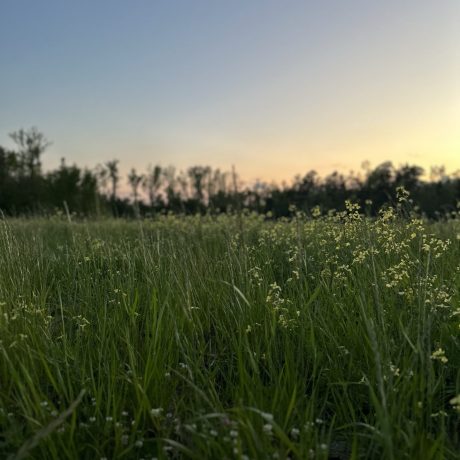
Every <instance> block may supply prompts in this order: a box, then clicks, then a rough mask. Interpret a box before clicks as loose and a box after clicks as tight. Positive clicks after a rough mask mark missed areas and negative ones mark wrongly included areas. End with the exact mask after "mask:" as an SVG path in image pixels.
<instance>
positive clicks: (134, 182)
mask: <svg viewBox="0 0 460 460" xmlns="http://www.w3.org/2000/svg"><path fill="white" fill-rule="evenodd" d="M143 180H144V176H143V175H142V174H137V172H136V169H135V168H132V169H131V172H130V173H129V174H128V182H129V185H130V186H131V189H132V191H133V200H134V214H135V215H136V217H139V187H140V186H141V184H142V181H143Z"/></svg>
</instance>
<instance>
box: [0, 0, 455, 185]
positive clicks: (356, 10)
mask: <svg viewBox="0 0 460 460" xmlns="http://www.w3.org/2000/svg"><path fill="white" fill-rule="evenodd" d="M0 1H1V5H0V60H1V61H0V62H1V72H0V144H2V145H7V146H10V145H11V144H10V142H9V140H8V133H9V132H11V131H13V130H15V129H18V128H20V127H29V126H32V125H34V126H37V127H38V128H39V129H40V130H42V131H43V132H45V134H46V135H47V136H48V137H49V138H50V139H51V140H52V141H53V142H54V144H53V146H52V147H51V148H50V150H49V151H48V153H47V154H46V156H45V158H44V163H45V166H47V167H53V166H55V165H57V164H58V161H59V158H60V157H61V156H65V157H66V158H67V160H68V161H69V162H77V163H78V164H80V165H87V166H94V165H96V164H97V163H98V162H102V161H106V160H108V159H111V158H119V159H120V160H121V165H122V167H123V168H124V169H125V170H127V169H128V167H130V166H132V165H133V166H136V167H137V168H139V169H143V168H145V167H146V166H147V164H149V163H160V164H162V165H165V166H166V165H168V164H174V165H176V166H177V167H178V168H183V167H187V166H190V165H192V164H210V165H212V166H216V167H217V166H219V167H223V168H225V169H228V168H230V167H231V165H232V164H235V165H236V166H237V169H238V170H239V172H240V174H241V175H242V176H243V178H246V179H248V180H251V179H254V178H256V177H259V178H262V179H265V180H271V179H275V180H277V181H280V180H282V179H290V178H292V176H293V175H294V174H296V173H304V172H306V171H307V170H309V169H310V168H315V169H317V170H318V171H320V172H322V173H326V172H329V171H331V170H333V169H337V168H338V169H340V170H343V171H345V172H347V171H348V170H349V169H351V168H355V169H356V168H359V166H360V164H361V162H362V161H363V160H366V159H367V160H369V161H370V162H371V163H372V164H373V165H376V164H377V163H379V162H380V161H383V160H386V159H390V160H393V161H394V162H395V163H396V164H398V163H400V162H405V161H408V162H415V163H418V164H422V165H423V166H425V167H427V166H428V165H430V164H436V165H437V164H442V163H444V164H446V166H447V167H448V169H449V170H455V169H458V168H460V26H459V25H460V1H458V0H442V1H434V0H432V1H427V0H410V1H405V0H398V1H395V0H387V1H369V0H367V1H364V0H349V1H343V0H335V1H331V0H322V1H319V0H318V1H316V2H310V1H307V0H303V1H284V2H282V1H271V0H264V1H256V0H251V1H249V0H244V1H235V0H231V1H230V0H229V1H219V0H208V1H200V0H187V1H185V0H184V1H174V0H165V1H160V0H158V1H155V0H150V1H138V0H132V1H129V2H128V1H126V0H125V1H115V0H111V1H108V0H105V1H103V0H92V1H87V0H72V1H70V0H69V1H64V0H60V1H57V0H55V1H51V0H40V1H38V0H33V1H32V0H29V1H26V0H0Z"/></svg>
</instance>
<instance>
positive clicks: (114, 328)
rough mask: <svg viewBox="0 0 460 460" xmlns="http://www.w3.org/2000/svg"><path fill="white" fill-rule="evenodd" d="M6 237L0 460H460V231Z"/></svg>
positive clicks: (12, 227) (254, 229)
mask: <svg viewBox="0 0 460 460" xmlns="http://www.w3.org/2000/svg"><path fill="white" fill-rule="evenodd" d="M407 203H408V202H407V196H406V195H404V194H403V193H400V195H399V203H397V205H395V206H394V207H393V208H392V207H388V208H386V209H385V210H383V211H381V213H380V214H379V216H378V217H377V218H370V217H366V216H365V212H364V211H363V210H362V209H359V207H358V206H357V205H354V204H352V203H347V206H346V210H345V211H343V212H335V213H329V214H327V215H321V213H320V211H319V209H314V210H313V211H312V213H310V214H309V215H308V216H307V215H305V214H304V213H303V212H298V211H296V210H294V209H293V210H292V217H291V218H285V219H279V220H274V219H272V218H271V217H270V216H266V215H257V214H252V213H249V212H244V211H243V212H241V213H234V214H223V215H219V216H211V215H208V216H189V217H186V216H174V215H168V216H157V217H156V218H155V219H151V220H147V219H144V220H137V221H136V220H131V221H129V220H121V219H119V220H115V219H107V220H98V221H88V222H85V221H68V220H67V219H66V218H65V217H62V216H55V217H53V218H47V219H45V218H34V219H3V220H1V221H0V457H1V458H10V459H21V458H34V459H101V460H102V459H145V460H151V459H176V458H190V459H197V460H199V459H287V458H290V459H324V460H326V459H340V460H341V459H361V458H370V459H373V458H375V459H397V460H399V459H456V458H457V459H458V458H460V455H459V452H460V298H459V295H460V293H459V286H460V214H459V213H457V212H453V213H452V214H451V215H449V216H446V218H445V219H444V220H443V221H442V222H441V221H439V222H426V221H424V220H422V219H420V218H419V217H418V216H416V215H415V214H413V212H412V211H410V210H408V208H407V206H406V205H407Z"/></svg>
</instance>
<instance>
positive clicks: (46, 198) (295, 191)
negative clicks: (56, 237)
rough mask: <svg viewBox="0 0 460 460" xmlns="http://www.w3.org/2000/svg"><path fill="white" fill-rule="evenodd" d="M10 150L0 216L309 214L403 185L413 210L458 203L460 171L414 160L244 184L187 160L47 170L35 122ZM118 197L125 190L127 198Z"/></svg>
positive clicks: (373, 205) (2, 157)
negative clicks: (141, 168) (143, 166)
mask: <svg viewBox="0 0 460 460" xmlns="http://www.w3.org/2000/svg"><path fill="white" fill-rule="evenodd" d="M10 137H11V139H12V140H13V141H14V142H15V144H16V148H15V149H14V150H9V149H6V148H3V147H1V146H0V210H1V211H2V212H3V214H5V215H10V216H21V215H33V214H40V215H47V214H53V213H55V212H56V211H60V212H66V213H68V214H69V215H70V214H76V215H79V216H82V217H83V216H88V217H90V216H109V215H113V216H115V217H138V216H151V215H154V214H156V213H160V212H169V211H173V212H175V213H186V214H192V213H205V212H211V213H218V212H226V211H232V210H241V209H242V208H247V209H249V210H254V211H257V212H261V213H267V212H271V213H272V214H273V216H277V217H280V216H287V215H289V214H290V209H292V208H290V206H291V205H295V206H296V208H297V209H300V210H304V211H306V212H310V210H311V209H312V208H314V207H315V206H320V208H321V209H322V210H323V211H328V210H332V209H336V210H341V209H343V207H344V202H345V200H347V199H349V200H353V201H355V202H358V203H360V204H361V205H362V206H363V208H364V209H365V210H366V211H367V212H368V213H369V214H370V215H374V214H375V213H376V212H377V211H378V210H379V209H380V208H381V207H382V206H383V205H385V204H386V203H389V202H393V201H394V194H395V189H396V188H397V187H398V186H404V187H405V188H406V189H407V190H408V191H409V192H410V194H411V198H412V200H413V203H414V205H415V206H416V207H418V208H419V210H420V212H421V213H422V214H424V215H425V216H427V217H429V218H438V217H442V216H445V215H446V214H448V213H449V212H452V211H454V210H456V208H457V203H458V202H460V176H459V174H458V173H457V174H454V175H450V176H449V175H447V174H446V173H445V170H444V168H442V167H438V168H432V169H431V174H430V177H429V179H424V170H423V169H422V168H420V167H419V166H413V165H404V166H400V167H398V168H396V167H394V166H393V164H392V163H390V162H385V163H382V164H380V165H379V166H377V167H376V168H374V169H371V168H369V167H366V166H364V170H363V171H362V172H361V173H353V172H351V173H349V174H348V175H343V174H341V173H338V172H334V173H332V174H330V175H328V176H326V177H324V178H321V177H319V176H318V174H317V173H316V172H315V171H310V172H307V173H306V174H305V175H303V176H301V175H299V176H296V177H295V179H294V180H293V182H292V184H290V185H283V186H278V185H274V184H266V183H263V182H257V183H255V184H254V185H252V186H243V184H242V183H241V181H240V180H239V178H238V176H237V174H236V172H235V170H234V169H233V170H232V171H227V172H225V171H221V170H219V169H212V168H211V167H209V166H193V167H191V168H189V169H187V170H186V171H176V169H175V168H174V167H172V166H168V167H161V166H159V165H156V166H149V168H148V169H147V171H146V172H145V173H139V172H137V171H136V170H135V169H131V171H130V172H129V174H128V175H127V177H122V176H121V174H120V171H119V163H118V161H117V160H113V161H109V162H106V163H105V164H101V165H98V166H97V167H96V168H94V169H87V168H83V169H82V168H80V167H78V166H77V165H68V164H66V162H65V160H64V159H62V161H61V164H60V166H59V167H58V168H57V169H55V170H52V171H47V172H44V171H43V170H42V164H41V158H42V155H43V153H44V152H45V150H46V149H47V147H48V146H49V145H50V143H49V142H48V140H47V139H46V138H45V136H44V135H43V134H42V133H41V132H39V131H38V130H37V129H36V128H31V129H29V130H27V131H26V130H22V129H21V130H19V131H16V132H14V133H12V134H10ZM124 184H126V185H128V186H129V188H128V189H126V188H125V189H124V190H125V193H124V195H128V193H126V191H127V190H129V196H123V194H122V193H121V190H122V187H123V185H124Z"/></svg>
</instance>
